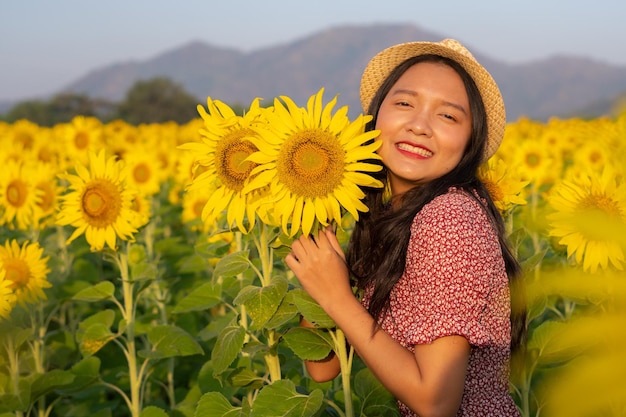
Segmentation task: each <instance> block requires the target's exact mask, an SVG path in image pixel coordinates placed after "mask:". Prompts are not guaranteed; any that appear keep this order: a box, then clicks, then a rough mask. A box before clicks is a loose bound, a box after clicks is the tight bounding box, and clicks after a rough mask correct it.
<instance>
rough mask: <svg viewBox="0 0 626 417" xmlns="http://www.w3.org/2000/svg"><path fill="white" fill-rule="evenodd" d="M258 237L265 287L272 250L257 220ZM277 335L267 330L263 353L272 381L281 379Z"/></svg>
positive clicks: (268, 283) (269, 272)
mask: <svg viewBox="0 0 626 417" xmlns="http://www.w3.org/2000/svg"><path fill="white" fill-rule="evenodd" d="M258 224H259V239H258V240H257V241H256V245H257V251H258V253H259V259H260V260H261V285H262V286H263V287H267V286H269V285H270V283H271V281H272V262H273V259H272V258H273V250H272V248H271V247H270V242H269V237H268V233H267V226H266V225H265V224H264V223H263V222H259V223H258ZM277 343H278V337H277V334H276V331H275V330H273V329H272V330H269V331H268V335H267V345H268V347H269V351H268V352H267V353H266V354H265V363H266V364H267V368H268V372H269V374H270V380H271V381H272V382H274V381H278V380H280V379H281V371H280V360H279V358H278V349H277V347H276V344H277Z"/></svg>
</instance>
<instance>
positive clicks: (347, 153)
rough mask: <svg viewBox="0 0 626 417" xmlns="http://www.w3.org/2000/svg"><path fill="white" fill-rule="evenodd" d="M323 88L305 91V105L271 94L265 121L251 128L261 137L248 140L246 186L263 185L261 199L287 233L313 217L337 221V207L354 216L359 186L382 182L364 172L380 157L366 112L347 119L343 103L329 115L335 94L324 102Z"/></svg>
mask: <svg viewBox="0 0 626 417" xmlns="http://www.w3.org/2000/svg"><path fill="white" fill-rule="evenodd" d="M323 93H324V89H323V88H322V89H320V90H319V92H318V93H317V94H315V95H313V96H311V97H310V98H309V100H308V102H307V107H306V109H305V108H301V107H298V106H297V105H296V104H295V103H294V102H293V100H291V99H290V98H289V97H285V96H281V97H280V98H281V99H282V101H283V102H284V103H285V105H283V103H282V102H281V101H280V100H279V99H275V100H274V107H273V112H271V113H268V114H267V118H268V123H267V125H266V126H263V127H260V128H257V131H258V132H259V133H260V136H261V138H260V139H257V138H254V139H251V140H252V141H253V142H254V144H255V145H256V146H257V147H258V148H259V152H255V153H254V154H253V155H252V156H251V157H250V158H248V160H249V161H252V162H253V163H255V164H259V166H258V167H256V168H255V169H254V170H252V172H251V173H252V174H253V175H256V177H255V178H253V179H252V180H251V181H250V184H249V185H248V186H247V187H246V191H250V190H254V189H259V188H262V187H268V186H269V190H270V192H269V196H270V197H269V199H268V200H266V201H267V202H269V203H271V205H272V207H273V210H274V217H275V218H276V219H279V220H280V222H281V225H282V228H283V231H284V232H285V233H287V234H288V235H290V236H294V235H295V234H296V233H297V232H298V230H300V228H301V229H302V232H303V233H304V234H309V233H310V231H311V230H312V229H313V227H314V224H315V222H316V221H317V222H319V224H321V225H328V224H329V222H331V221H335V222H337V223H339V222H340V220H341V217H342V215H343V213H342V211H347V212H349V213H350V214H351V215H352V216H353V217H354V218H355V219H358V217H359V211H361V212H365V211H367V210H368V209H367V206H365V205H364V204H363V202H362V201H361V199H362V198H363V197H364V196H365V194H364V193H363V191H362V190H361V188H360V187H381V186H382V183H381V182H380V181H378V180H376V179H374V178H372V177H371V176H370V175H368V174H367V172H376V171H380V170H381V165H380V164H376V163H371V160H374V159H380V157H379V156H378V155H377V154H376V149H378V147H379V146H380V143H379V142H378V141H374V139H375V138H376V136H377V135H378V133H379V132H378V131H368V132H364V127H365V124H366V123H367V122H368V121H369V120H371V116H364V115H359V116H358V117H357V118H356V119H355V120H354V121H350V120H349V118H348V117H347V112H348V108H347V107H345V106H344V107H342V108H340V109H339V110H337V112H335V114H333V113H332V112H333V108H334V106H335V105H336V103H337V97H335V98H333V100H331V101H330V102H329V103H328V104H326V105H325V106H324V105H323V101H322V96H323ZM257 174H258V175H257ZM289 226H291V228H290V229H289Z"/></svg>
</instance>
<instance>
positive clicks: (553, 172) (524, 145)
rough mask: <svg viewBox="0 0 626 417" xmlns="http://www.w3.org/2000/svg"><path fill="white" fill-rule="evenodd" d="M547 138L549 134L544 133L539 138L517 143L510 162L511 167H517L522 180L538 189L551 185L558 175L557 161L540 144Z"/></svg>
mask: <svg viewBox="0 0 626 417" xmlns="http://www.w3.org/2000/svg"><path fill="white" fill-rule="evenodd" d="M549 137H550V134H549V133H548V132H544V134H543V135H542V137H541V138H534V139H527V140H524V141H522V142H521V143H518V146H517V147H516V149H515V153H514V154H513V157H512V160H511V165H512V166H516V167H519V169H520V175H521V177H522V179H523V180H527V181H530V182H532V183H534V184H535V185H536V186H538V187H539V186H541V185H544V184H551V183H552V182H553V181H554V178H555V177H556V176H558V175H559V174H560V165H559V164H558V162H559V161H556V160H555V158H554V155H553V154H552V153H551V152H550V151H549V150H548V147H547V146H546V145H545V144H544V143H542V142H543V141H544V140H547V138H549ZM556 165H559V167H558V168H557V167H556Z"/></svg>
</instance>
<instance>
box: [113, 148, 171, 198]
mask: <svg viewBox="0 0 626 417" xmlns="http://www.w3.org/2000/svg"><path fill="white" fill-rule="evenodd" d="M122 159H123V160H124V162H125V164H126V166H127V167H128V168H127V169H128V182H129V184H131V185H132V186H133V187H134V188H136V189H137V190H138V191H139V192H140V193H142V194H145V195H154V194H157V193H158V192H159V190H160V189H161V184H162V182H161V179H162V178H163V177H164V176H163V174H162V173H161V172H160V170H161V165H160V161H159V159H158V158H157V154H156V152H154V147H148V146H136V147H134V148H130V149H128V150H127V151H126V152H125V153H124V156H123V157H122Z"/></svg>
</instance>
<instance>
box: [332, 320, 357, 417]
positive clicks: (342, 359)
mask: <svg viewBox="0 0 626 417" xmlns="http://www.w3.org/2000/svg"><path fill="white" fill-rule="evenodd" d="M330 334H331V337H332V339H333V342H334V343H335V349H334V350H335V354H336V355H337V357H338V358H339V366H340V369H341V386H342V388H343V399H344V403H345V405H344V408H345V416H346V417H354V406H353V404H352V386H351V385H350V380H351V374H352V358H353V357H354V348H353V347H352V346H350V351H349V352H348V349H347V343H346V336H345V334H344V333H343V330H341V329H339V328H338V329H337V330H335V331H334V332H333V331H331V332H330Z"/></svg>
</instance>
